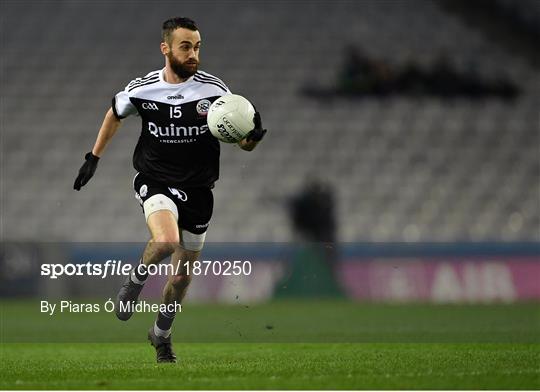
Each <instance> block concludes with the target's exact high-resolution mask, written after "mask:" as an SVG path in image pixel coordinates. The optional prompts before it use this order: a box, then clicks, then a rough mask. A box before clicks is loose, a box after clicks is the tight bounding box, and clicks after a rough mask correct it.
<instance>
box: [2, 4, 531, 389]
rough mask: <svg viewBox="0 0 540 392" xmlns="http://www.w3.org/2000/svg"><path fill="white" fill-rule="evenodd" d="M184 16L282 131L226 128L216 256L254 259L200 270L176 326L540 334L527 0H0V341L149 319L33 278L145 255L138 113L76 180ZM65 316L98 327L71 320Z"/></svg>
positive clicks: (208, 253)
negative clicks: (96, 306) (254, 140)
mask: <svg viewBox="0 0 540 392" xmlns="http://www.w3.org/2000/svg"><path fill="white" fill-rule="evenodd" d="M171 16H188V17H191V18H193V19H194V20H195V21H196V22H197V24H198V26H199V28H200V31H201V35H202V39H203V45H202V49H201V69H203V70H205V71H207V72H209V73H211V74H214V75H216V76H218V77H219V78H221V79H222V80H223V81H224V82H225V83H226V84H227V85H228V87H229V88H230V89H231V90H232V91H233V92H234V93H237V94H240V95H243V96H245V97H247V98H248V99H250V100H251V101H252V102H253V103H254V104H255V105H256V106H257V108H258V110H259V111H260V112H261V113H262V117H263V124H264V126H265V127H266V128H268V130H269V132H268V134H267V137H266V138H265V140H264V142H263V143H261V144H260V145H259V146H258V148H257V149H256V151H254V152H252V153H245V152H243V151H240V150H239V149H238V148H236V147H235V146H230V145H224V144H222V155H221V176H220V177H221V178H220V180H219V182H218V183H217V185H216V188H215V190H214V195H215V208H214V215H213V218H212V222H211V225H210V229H209V231H208V234H207V237H206V241H207V243H206V246H205V249H204V251H203V258H204V259H209V260H221V259H241V260H244V259H246V260H251V261H252V262H253V266H254V267H253V274H252V275H251V276H249V277H243V278H219V277H218V278H216V277H199V278H198V279H196V280H195V281H194V283H193V285H192V287H191V288H190V292H189V294H188V297H187V300H186V303H185V305H186V306H185V313H186V314H185V315H184V314H182V315H181V317H178V319H177V328H179V329H180V328H184V327H182V325H183V324H182V322H183V320H182V317H184V316H185V317H186V319H185V320H186V324H184V325H186V326H189V327H190V328H193V329H190V331H189V332H184V337H185V339H186V340H187V341H192V342H231V341H233V342H242V341H250V342H290V341H308V342H360V341H379V342H396V341H403V342H407V341H412V342H418V341H420V342H421V341H429V342H437V341H449V342H463V341H467V342H472V341H474V342H476V341H490V342H498V341H501V342H513V341H520V342H531V341H533V342H538V337H539V336H538V331H539V327H540V325H539V323H540V321H539V320H540V317H539V316H540V315H539V312H538V310H537V305H538V301H539V300H540V284H539V282H540V279H539V278H540V245H539V243H540V182H539V180H540V160H539V157H540V128H539V102H540V72H539V64H540V62H539V57H538V42H539V38H540V30H539V28H538V26H539V25H540V7H539V3H538V2H537V1H534V0H524V1H515V0H494V1H479V2H466V1H442V0H441V1H428V0H411V1H397V0H396V1H386V0H382V1H375V0H370V1H367V0H366V1H292V2H285V1H274V2H262V1H252V2H248V1H222V2H210V1H199V2H191V1H148V2H145V1H107V2H105V1H98V2H91V1H7V0H4V1H2V2H1V36H0V38H1V63H0V65H1V75H0V83H1V89H0V91H1V92H0V94H1V101H0V109H1V113H0V115H1V124H0V125H1V132H0V144H1V158H0V159H1V166H0V167H1V169H0V170H1V173H0V174H1V227H0V230H1V233H0V234H1V240H2V251H1V252H0V271H1V272H0V283H1V285H0V286H1V288H0V293H1V295H2V303H3V304H4V307H3V309H4V310H3V312H5V315H6V317H3V319H2V320H3V321H2V323H3V325H2V330H3V334H2V336H3V341H4V342H7V343H10V342H66V341H67V342H79V341H85V342H107V341H115V339H121V340H122V341H128V342H138V341H139V338H140V336H143V337H144V330H145V329H144V328H146V327H147V325H149V323H151V320H152V317H153V316H152V315H145V316H144V319H143V318H142V317H141V318H140V319H138V321H137V320H135V325H137V326H138V328H139V330H136V329H135V328H133V327H132V328H130V329H129V331H128V332H127V333H124V332H122V335H121V336H122V337H121V338H118V334H119V333H120V332H119V331H121V329H120V328H121V327H118V326H117V324H116V321H115V320H113V319H112V316H111V315H102V314H100V315H96V316H95V317H94V318H93V317H92V315H85V318H83V319H81V320H78V319H76V318H75V319H69V317H68V316H62V317H66V318H65V319H60V320H64V321H58V319H55V318H54V317H53V318H48V317H45V316H43V315H41V314H39V308H38V303H39V301H40V300H43V299H48V300H51V301H55V300H60V299H69V300H72V301H75V302H77V301H84V300H88V299H93V300H95V301H98V302H99V301H101V302H100V303H102V302H103V301H104V300H106V299H107V298H109V297H114V295H115V293H116V289H117V287H118V283H119V281H120V280H121V279H120V280H119V279H114V278H111V279H103V280H102V279H99V278H96V277H82V278H81V277H78V278H75V277H73V278H68V277H64V278H60V279H57V280H51V279H47V278H46V277H42V276H39V265H40V264H41V263H67V262H72V263H76V262H86V261H88V260H91V261H92V262H103V261H105V260H107V259H109V258H113V259H122V260H123V261H126V262H131V263H134V262H136V261H137V259H138V257H139V253H140V250H141V248H142V247H143V246H144V243H145V242H146V241H147V240H148V233H147V229H146V227H145V224H144V218H143V215H142V214H141V211H140V207H139V205H138V202H137V201H136V199H135V198H134V196H133V190H132V178H133V175H134V174H135V173H134V169H133V168H132V165H131V157H132V152H133V149H134V146H135V143H136V141H137V138H138V135H139V132H140V124H139V120H138V119H137V118H132V119H128V120H126V121H124V123H123V125H122V127H121V129H120V130H119V131H118V133H117V134H116V136H115V137H114V138H113V140H112V142H111V144H110V145H109V147H108V148H107V150H106V152H105V155H104V157H103V158H102V159H101V160H100V163H99V167H98V170H97V172H96V175H95V176H94V178H92V180H91V181H90V182H89V184H88V185H87V186H85V187H84V188H83V189H82V190H81V192H75V191H73V189H72V185H73V180H74V178H75V176H76V173H77V171H78V169H79V167H80V165H81V163H82V160H83V156H84V154H85V153H86V152H87V151H89V150H90V148H91V147H92V145H93V143H94V140H95V137H96V134H97V131H98V129H99V126H100V124H101V121H102V119H103V115H104V113H105V112H106V111H107V110H108V108H109V107H110V102H111V98H112V97H113V95H114V94H116V93H117V92H118V91H120V90H121V89H123V87H124V86H125V85H126V84H127V83H128V82H129V81H130V80H132V79H134V78H135V77H140V76H144V75H145V74H146V73H147V72H150V71H152V70H156V69H159V68H161V67H162V66H163V58H162V55H161V53H160V51H159V42H160V27H161V23H162V22H163V20H165V19H167V18H169V17H171ZM162 280H163V278H161V280H160V278H154V279H153V280H152V281H150V282H149V284H148V285H147V287H146V288H145V291H144V295H145V297H147V298H150V299H157V298H158V297H159V293H160V290H161V283H162ZM291 303H292V304H294V305H287V304H291ZM379 306H381V307H379ZM190 307H191V308H192V309H193V313H192V315H191V316H190V315H189V309H190ZM229 307H230V308H229ZM207 309H214V310H215V311H216V312H217V313H216V314H220V315H222V316H220V317H221V318H220V319H219V321H217V322H216V320H211V319H207V318H208V317H210V316H209V314H210V313H208V312H207ZM228 309H233V310H231V311H230V312H229V310H228ZM265 309H266V310H265ZM219 312H222V313H219ZM250 312H251V313H250ZM453 312H455V313H453ZM272 314H274V315H275V317H273V316H272ZM9 315H12V316H13V317H7V316H9ZM14 315H19V316H20V318H19V316H17V317H15V316H14ZM347 315H350V317H347ZM408 315H410V317H411V319H407V317H408ZM452 315H455V317H453V316H452ZM472 315H474V317H476V318H475V321H470V320H471V318H470V317H472ZM304 316H305V319H304V318H303V317H304ZM190 317H191V318H190ZM295 317H296V318H295ZM445 317H446V318H445ZM313 318H314V319H315V322H314V320H313ZM332 318H334V319H335V320H337V322H332V321H331V320H330V319H332ZM413 319H414V320H413ZM29 320H32V321H29ZM205 320H206V321H207V322H208V323H210V324H212V323H215V324H214V325H215V326H216V327H215V328H210V327H208V324H204V323H205ZM400 320H401V321H400ZM65 322H70V323H73V324H70V325H73V326H74V327H76V328H77V329H78V328H80V329H81V330H83V331H85V332H86V335H85V336H81V335H80V334H77V333H73V330H72V331H71V332H70V333H68V334H58V333H57V332H58V331H59V330H60V329H63V328H64V327H62V323H65ZM400 322H403V323H404V325H402V327H403V328H401V329H399V328H398V329H396V330H393V329H392V326H393V325H396V324H395V323H400ZM467 322H470V324H466V323H467ZM505 323H506V324H505ZM109 324H110V325H109ZM104 325H107V326H106V327H105V326H104ZM201 325H206V326H205V327H204V328H202V329H200V330H198V328H201ZM308 325H309V327H308V328H304V327H306V326H308ZM30 326H33V327H32V328H31V327H30ZM465 326H466V327H465ZM491 327H492V328H491ZM499 327H500V328H499ZM100 328H103V330H107V331H108V332H107V333H102V332H103V330H102V329H100ZM141 328H142V329H141ZM205 328H206V329H205ZM437 328H439V329H437ZM445 328H446V329H445ZM460 328H463V329H460ZM490 328H491V329H490ZM497 328H499V329H497ZM505 328H507V329H505ZM513 328H514V329H513ZM186 329H187V327H186ZM194 330H195V332H194ZM308 330H309V331H311V332H306V331H308ZM20 331H27V332H28V333H27V334H21V333H20ZM97 331H99V332H100V333H95V332H97ZM141 331H142V332H141ZM445 331H447V332H448V335H446V334H445ZM141 333H142V335H141ZM528 385H529V387H530V384H528ZM428 386H429V385H428ZM536 386H538V384H536ZM315 387H316V385H315ZM446 387H448V385H446Z"/></svg>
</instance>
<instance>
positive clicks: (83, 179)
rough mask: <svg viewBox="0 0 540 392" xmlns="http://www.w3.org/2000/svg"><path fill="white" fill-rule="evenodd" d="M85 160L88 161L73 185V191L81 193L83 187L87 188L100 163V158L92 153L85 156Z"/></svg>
mask: <svg viewBox="0 0 540 392" xmlns="http://www.w3.org/2000/svg"><path fill="white" fill-rule="evenodd" d="M84 159H86V162H84V163H83V165H82V166H81V168H80V169H79V175H78V176H77V178H76V179H75V183H74V184H73V189H75V190H77V191H80V190H81V187H83V186H85V185H86V183H87V182H88V181H89V180H90V179H91V178H92V176H93V175H94V173H95V172H96V169H97V164H98V161H99V157H97V156H95V155H94V154H92V152H89V153H88V154H86V155H85V156H84Z"/></svg>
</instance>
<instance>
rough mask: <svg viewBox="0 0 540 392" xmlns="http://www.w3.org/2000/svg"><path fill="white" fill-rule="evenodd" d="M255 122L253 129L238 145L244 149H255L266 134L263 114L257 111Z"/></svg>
mask: <svg viewBox="0 0 540 392" xmlns="http://www.w3.org/2000/svg"><path fill="white" fill-rule="evenodd" d="M253 123H254V124H255V127H254V128H253V130H252V131H250V132H249V133H248V134H247V136H246V137H245V138H244V139H242V140H240V141H239V142H238V145H239V146H240V148H241V149H242V150H244V151H253V150H254V149H255V147H257V144H259V142H260V141H261V140H262V139H263V137H264V135H265V134H266V129H264V128H263V126H262V120H261V115H260V113H259V112H257V111H256V112H255V115H254V116H253Z"/></svg>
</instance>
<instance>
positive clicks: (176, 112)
mask: <svg viewBox="0 0 540 392" xmlns="http://www.w3.org/2000/svg"><path fill="white" fill-rule="evenodd" d="M169 115H170V116H171V118H180V117H182V111H181V110H180V106H174V107H173V106H171V107H170V108H169Z"/></svg>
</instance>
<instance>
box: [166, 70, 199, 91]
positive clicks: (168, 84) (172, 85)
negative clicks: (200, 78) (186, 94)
mask: <svg viewBox="0 0 540 392" xmlns="http://www.w3.org/2000/svg"><path fill="white" fill-rule="evenodd" d="M164 72H165V67H163V68H162V69H161V71H159V80H160V82H161V83H164V84H165V85H167V86H171V87H179V86H183V85H184V84H185V83H187V82H191V81H192V80H193V76H195V75H193V76H190V77H189V78H187V79H186V80H185V81H183V82H180V83H169V82H167V81H166V80H165V78H164V77H163V73H164Z"/></svg>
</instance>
